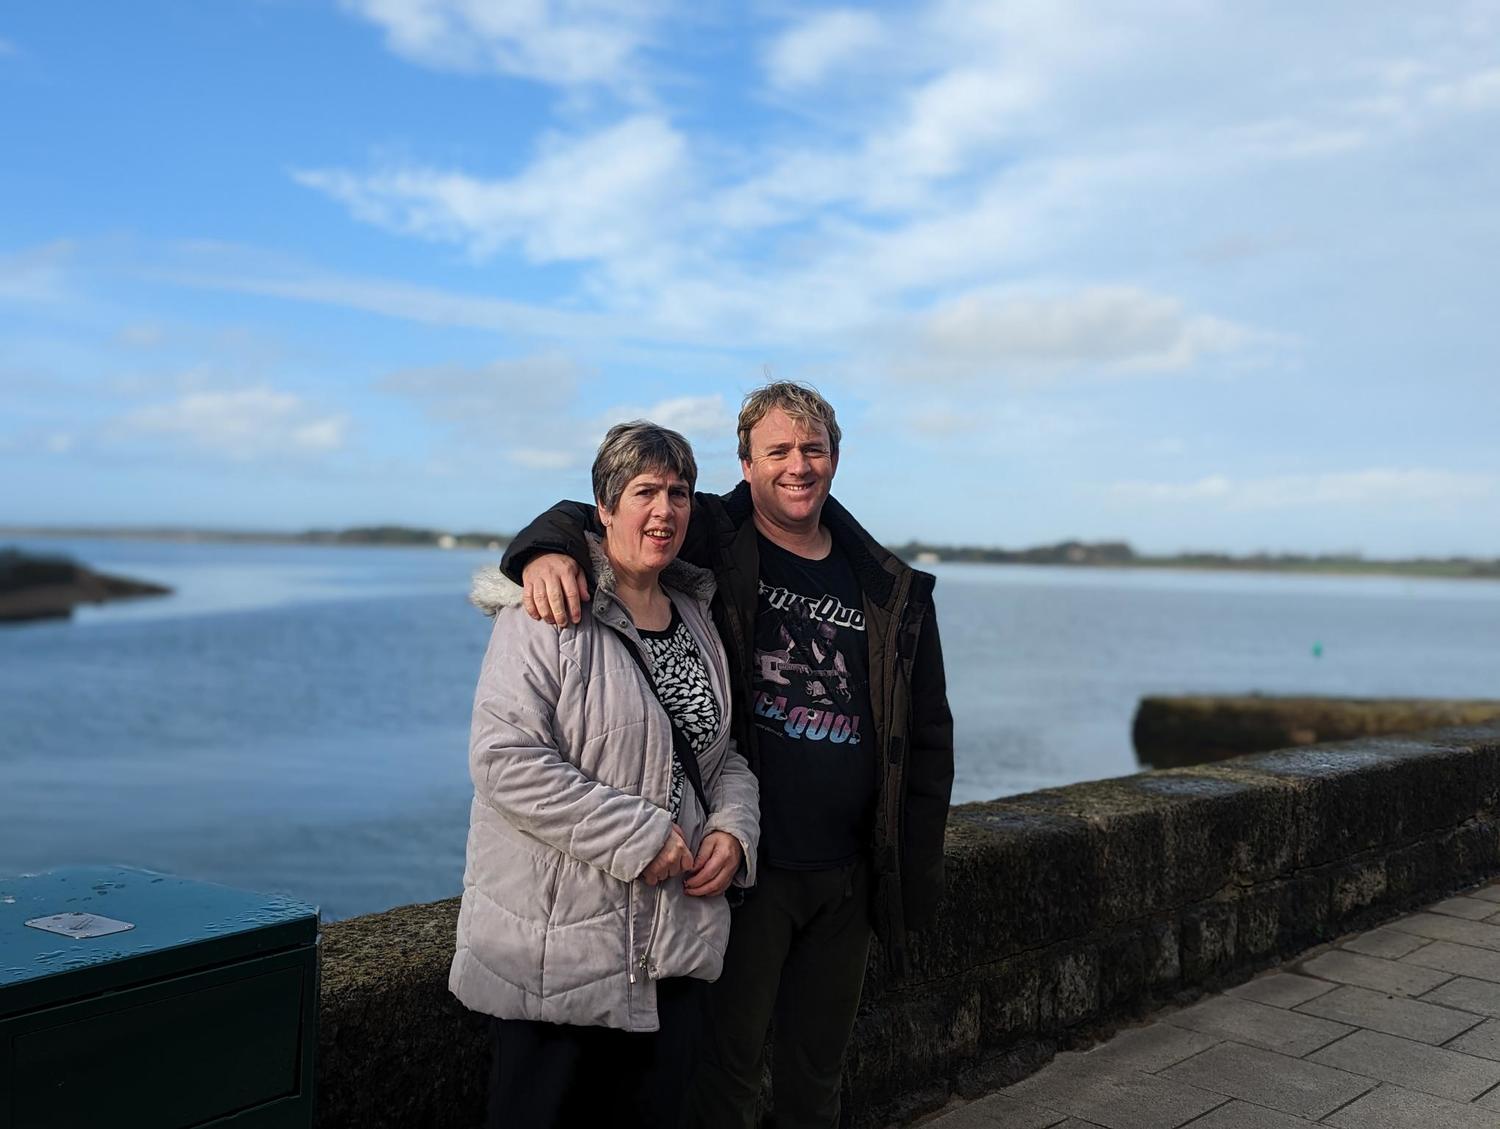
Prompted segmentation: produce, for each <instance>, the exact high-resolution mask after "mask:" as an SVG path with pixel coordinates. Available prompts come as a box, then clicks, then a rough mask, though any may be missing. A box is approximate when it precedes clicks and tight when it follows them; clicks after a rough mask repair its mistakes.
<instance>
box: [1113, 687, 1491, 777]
mask: <svg viewBox="0 0 1500 1129" xmlns="http://www.w3.org/2000/svg"><path fill="white" fill-rule="evenodd" d="M1496 719H1500V701H1484V700H1477V701H1476V700H1465V699H1461V698H1309V697H1290V696H1280V695H1264V694H1240V695H1221V694H1218V695H1185V696H1170V697H1168V696H1160V697H1147V698H1142V699H1141V703H1140V705H1139V706H1137V707H1136V711H1135V721H1134V723H1133V724H1132V725H1131V739H1132V740H1133V742H1134V743H1135V755H1136V759H1137V760H1139V761H1140V762H1141V764H1142V765H1145V766H1146V767H1148V768H1184V767H1186V766H1188V765H1194V764H1207V763H1208V762H1210V761H1221V760H1228V759H1229V758H1231V757H1238V756H1244V755H1245V754H1246V753H1263V752H1268V751H1270V750H1271V749H1290V748H1294V747H1296V746H1299V745H1316V744H1319V743H1326V742H1328V741H1353V740H1355V739H1356V738H1359V737H1384V736H1386V735H1388V734H1392V733H1415V732H1417V731H1419V730H1424V729H1437V728H1440V727H1442V726H1451V725H1483V724H1484V723H1486V722H1489V721H1493V720H1496Z"/></svg>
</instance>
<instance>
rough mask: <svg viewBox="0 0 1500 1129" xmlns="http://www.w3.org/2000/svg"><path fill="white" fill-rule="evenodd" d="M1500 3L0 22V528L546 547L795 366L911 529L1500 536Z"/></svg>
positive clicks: (441, 7) (710, 446)
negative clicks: (526, 537) (537, 536)
mask: <svg viewBox="0 0 1500 1129" xmlns="http://www.w3.org/2000/svg"><path fill="white" fill-rule="evenodd" d="M1497 137H1500V0H1450V2H1441V0H1439V2H1436V3H1433V4H1412V3H1409V2H1406V0H1402V2H1399V3H1396V2H1384V0H1358V2H1354V0H1329V2H1327V3H1321V4H1298V3H1291V2H1280V3H1272V2H1264V0H1153V2H1152V3H1136V2H1133V0H1114V2H1111V3H1107V4H1106V3H1092V4H1090V3H1081V2H1076V0H1046V2H1040V0H1037V2H1027V3H1020V2H1009V0H918V2H913V3H910V4H870V5H858V6H820V5H814V4H805V3H799V4H791V3H786V2H784V0H738V2H735V3H704V2H703V0H694V2H687V0H638V2H633V0H337V2H334V0H330V2H327V3H319V2H314V0H218V2H215V3H212V4H205V3H201V2H199V0H179V2H168V0H154V2H150V0H148V2H144V3H139V4H97V3H78V2H76V0H57V2H54V3H47V4H26V5H7V6H5V7H4V8H3V9H0V169H3V172H0V524H10V525H34V524H42V525H196V526H213V527H223V528H234V529H268V530H295V529H304V528H310V527H330V526H331V527H342V526H348V525H359V524H370V523H378V522H380V523H383V522H393V523H400V524H408V525H420V526H425V527H434V528H441V529H452V530H455V531H460V530H472V529H482V530H499V531H511V530H514V529H516V528H518V527H519V526H521V525H523V524H524V523H525V522H526V521H527V520H528V519H529V518H530V517H531V516H533V515H534V514H535V513H536V512H537V511H539V510H540V509H542V508H544V507H545V506H547V505H549V504H550V503H551V502H553V501H555V500H557V499H558V498H562V497H574V498H580V497H586V496H587V492H588V468H589V464H590V462H591V460H592V456H593V450H594V447H595V446H596V444H597V443H598V441H599V439H600V438H601V437H602V435H603V432H604V430H605V429H606V428H607V427H608V426H609V424H611V423H613V422H617V421H619V420H621V419H629V418H636V417H646V418H650V419H654V420H656V421H657V422H660V423H663V424H667V425H669V426H673V427H676V428H678V429H680V430H682V431H683V432H684V433H686V434H687V435H688V437H689V438H690V439H691V440H692V441H693V443H694V446H695V448H696V450H697V452H698V454H699V460H700V464H701V478H700V486H701V487H704V488H712V489H721V490H722V489H728V488H729V487H730V486H732V485H733V484H734V483H735V482H736V481H737V480H738V479H739V465H738V462H737V460H736V457H735V442H734V418H735V415H736V413H737V411H738V407H739V402H740V399H741V397H742V396H743V395H744V393H745V392H746V391H748V390H749V389H750V388H752V387H754V386H755V385H757V384H759V383H761V382H762V381H763V380H765V379H766V378H767V377H772V378H777V379H794V380H802V381H806V382H810V383H812V384H814V385H815V386H817V387H818V388H819V389H820V390H821V391H822V392H823V393H824V394H825V395H826V396H827V397H828V398H829V399H830V400H831V401H832V402H833V403H834V404H835V406H836V407H837V409H838V412H839V419H840V422H841V424H842V426H843V429H844V442H843V447H842V458H841V462H840V465H839V468H838V474H837V480H836V482H835V485H834V492H835V494H836V495H837V496H838V497H839V498H840V499H841V500H842V501H843V502H844V503H845V504H846V505H847V506H849V507H850V509H852V510H853V511H854V512H855V514H856V516H858V517H859V518H861V520H862V521H863V522H864V523H865V524H866V525H867V526H868V527H869V528H870V530H871V531H872V532H873V533H874V534H875V535H876V536H878V537H880V538H882V539H884V540H885V541H887V542H888V543H898V542H904V541H906V540H908V539H920V540H925V541H929V542H939V543H962V544H980V545H1003V546H1022V545H1034V544H1041V543H1050V542H1054V541H1058V540H1062V539H1064V538H1073V537H1076V538H1081V539H1084V540H1104V539H1126V540H1129V541H1130V542H1132V543H1133V544H1134V545H1135V546H1136V547H1137V548H1138V549H1142V550H1145V551H1153V552H1170V551H1175V550H1179V549H1216V550H1226V551H1231V552H1254V551H1260V550H1267V551H1301V552H1344V551H1361V552H1364V553H1366V554H1368V555H1372V556H1410V555H1420V554H1426V555H1448V554H1469V555H1480V556H1497V555H1500V443H1497V442H1496V432H1497V424H1500V317H1497V314H1496V310H1497V308H1500V295H1497V286H1496V281H1495V279H1496V263H1497V262H1500V145H1497V144H1496V139H1497Z"/></svg>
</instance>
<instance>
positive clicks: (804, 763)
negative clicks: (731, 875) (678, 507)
mask: <svg viewBox="0 0 1500 1129" xmlns="http://www.w3.org/2000/svg"><path fill="white" fill-rule="evenodd" d="M738 430H739V455H740V467H741V471H742V472H743V475H744V481H743V482H742V483H740V485H739V486H737V487H736V488H735V489H734V490H732V491H731V492H730V493H728V494H725V495H723V496H722V497H718V496H714V495H710V494H698V495H696V496H695V499H694V507H693V514H692V519H691V521H690V523H689V526H688V532H687V541H686V542H685V544H684V545H683V549H682V553H681V555H682V556H683V557H684V558H685V559H687V560H689V561H691V562H693V563H695V564H699V565H701V566H703V567H706V568H709V569H711V570H712V571H713V572H714V575H715V577H716V578H717V580H718V593H717V595H716V596H715V598H714V604H713V612H714V619H715V622H716V624H717V625H718V628H719V631H720V634H721V635H722V637H723V640H724V645H725V649H726V650H727V651H728V652H729V660H730V668H731V677H732V679H733V681H734V700H735V706H736V709H735V714H734V728H735V736H736V738H737V739H738V741H739V747H740V749H741V750H742V751H743V752H744V753H745V755H746V757H747V759H748V760H749V762H750V767H751V768H752V769H753V770H754V771H755V773H756V775H757V777H758V778H759V781H760V796H761V849H760V874H759V881H758V882H757V884H756V886H755V887H754V888H753V889H752V890H750V891H748V892H747V895H746V897H745V901H744V903H743V904H742V905H741V906H739V907H738V908H737V909H736V910H735V914H734V924H733V928H732V930H731V933H730V940H729V950H728V952H727V953H726V955H725V962H724V972H723V975H722V976H721V977H720V979H719V981H718V983H717V984H715V985H714V988H713V990H712V993H711V1003H710V1021H711V1030H710V1035H709V1039H708V1046H707V1047H706V1048H705V1055H704V1062H703V1065H702V1067H701V1068H700V1070H699V1073H698V1076H697V1077H696V1079H695V1082H694V1093H693V1095H692V1105H693V1109H694V1112H695V1114H696V1116H697V1117H698V1118H699V1119H700V1121H701V1122H702V1123H703V1124H704V1125H707V1126H710V1127H712V1129H719V1127H729V1126H743V1127H745V1129H750V1127H751V1126H753V1125H754V1124H755V1120H756V1107H757V1104H758V1099H759V1093H760V1085H761V1076H762V1062H761V1058H762V1050H763V1047H764V1043H765V1034H766V1029H767V1027H768V1025H769V1024H770V1022H771V1019H772V1017H773V1013H774V1018H775V1035H774V1043H773V1047H772V1089H773V1092H774V1101H775V1108H776V1122H777V1125H778V1126H781V1127H784V1129H790V1127H801V1126H824V1127H831V1126H835V1125H837V1124H838V1122H839V1089H840V1080H841V1076H842V1070H843V1057H844V1051H845V1049H846V1048H847V1046H848V1042H849V1036H850V1034H851V1033H852V1031H853V1027H854V1014H855V1011H856V1009H857V1008H858V1006H859V996H860V989H861V987H862V985H863V982H864V972H865V964H866V960H867V957H868V951H869V943H870V938H871V934H872V930H873V932H874V934H875V935H877V936H878V937H879V938H880V941H881V944H882V946H883V948H884V950H885V953H886V956H887V958H888V960H889V962H890V964H891V966H892V968H893V970H895V971H896V972H897V973H900V972H903V971H905V968H906V963H907V935H908V932H909V931H910V930H912V929H916V928H921V927H922V926H924V925H925V924H927V923H928V922H929V921H930V919H931V917H932V914H933V911H934V910H935V908H936V905H937V901H938V898H939V896H940V894H941V892H942V881H943V830H944V827H945V824H946V820H947V815H948V799H949V794H950V792H951V790H952V784H953V721H952V716H951V714H950V713H949V710H948V701H947V692H946V687H945V682H944V676H943V658H942V647H941V644H940V642H939V639H938V630H937V620H936V618H935V616H934V614H933V608H932V588H933V583H934V580H933V577H932V576H930V575H928V574H926V573H922V572H917V571H916V570H914V569H911V568H909V567H907V566H906V565H905V564H904V563H903V562H901V561H900V560H899V559H897V558H896V557H895V556H893V555H892V554H890V553H888V552H887V551H886V550H885V549H883V548H882V547H881V546H880V545H878V544H877V543H876V542H875V541H874V539H873V538H871V537H870V535H869V534H868V533H866V532H865V531H864V529H862V528H861V527H860V526H859V524H858V523H857V522H855V520H854V519H853V518H852V517H851V516H850V515H849V513H848V511H847V510H845V509H844V508H843V507H842V506H841V505H839V503H838V502H837V501H835V500H834V499H832V498H830V497H829V488H830V486H831V484H832V482H833V476H834V472H835V471H836V470H837V469H838V460H839V439H840V437H841V433H840V430H839V425H838V421H837V419H836V418H835V415H834V411H833V408H832V407H831V406H830V405H829V404H828V402H827V401H826V400H824V399H823V397H822V396H820V395H818V393H817V392H815V391H813V390H812V389H810V388H807V387H805V386H803V385H799V384H792V383H788V382H784V381H783V382H775V383H772V384H768V385H766V386H765V387H763V388H758V389H756V390H755V391H754V392H752V393H750V395H749V396H747V397H746V398H745V402H744V406H743V407H742V409H741V411H740V417H739V428H738ZM591 510H592V507H585V506H582V505H580V504H577V503H566V502H565V503H560V504H559V505H558V506H555V507H553V509H552V510H550V511H548V513H546V514H544V515H543V516H542V517H540V518H538V519H537V521H535V522H533V523H532V524H531V525H530V526H528V527H527V528H526V529H525V530H523V531H522V532H521V533H520V534H519V535H518V536H517V538H516V539H515V540H514V541H513V542H511V545H510V547H509V549H508V550H507V552H506V555H505V561H504V562H503V567H504V569H505V571H506V572H508V573H510V574H511V575H512V578H513V579H522V580H524V583H525V587H526V601H527V607H528V610H530V611H531V612H532V614H533V615H535V616H537V617H538V618H542V619H548V620H550V621H551V622H554V623H558V624H561V623H563V622H567V621H569V620H571V621H572V622H577V620H578V618H579V615H580V613H581V606H580V605H581V601H582V600H586V599H587V598H588V587H587V584H586V580H585V577H584V574H583V571H582V569H583V568H586V567H587V561H588V554H587V551H586V543H585V541H584V532H585V530H586V529H587V528H588V527H589V525H590V521H591ZM575 562H576V563H575ZM520 568H524V572H523V573H522V575H521V576H519V577H518V576H516V572H517V570H518V569H520Z"/></svg>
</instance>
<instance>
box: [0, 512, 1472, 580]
mask: <svg viewBox="0 0 1500 1129" xmlns="http://www.w3.org/2000/svg"><path fill="white" fill-rule="evenodd" d="M7 537H37V538H47V539H67V538H90V539H99V540H125V541H170V542H178V543H206V544H216V543H217V544H244V545H252V544H261V545H338V546H367V547H373V548H432V549H487V550H490V551H492V552H499V551H500V550H501V549H503V548H504V547H505V546H506V545H507V544H508V543H509V542H510V534H507V533H497V532H491V531H482V530H468V531H465V532H460V533H452V532H448V531H445V530H438V529H422V528H415V527H411V526H400V525H380V526H356V527H352V528H349V529H338V530H333V529H309V530H304V531H302V532H296V533H280V532H272V531H265V530H234V529H189V528H183V527H179V526H160V527H133V526H128V527H95V526H66V527H55V526H0V540H3V539H5V538H7ZM888 548H890V550H891V551H892V552H893V553H895V554H896V555H898V556H900V557H901V558H902V559H904V560H908V561H911V562H913V563H915V564H918V565H924V564H938V563H941V564H1011V565H1048V566H1054V567H1056V566H1063V567H1075V568H1076V567H1087V568H1113V569H1130V570H1135V569H1188V570H1192V571H1198V572H1258V573H1293V574H1299V575H1324V576H1404V577H1413V578H1435V579H1453V580H1500V557H1497V558H1484V557H1422V558H1409V559H1397V560H1379V559H1374V558H1365V557H1360V556H1349V555H1338V554H1324V555H1316V554H1299V553H1254V554H1248V555H1244V556H1235V555H1232V554H1229V553H1214V552H1190V553H1177V554H1173V555H1168V556H1160V555H1151V554H1143V553H1137V552H1136V551H1135V550H1134V549H1133V548H1131V546H1130V545H1129V544H1128V543H1126V542H1123V541H1102V542H1086V541H1063V542H1060V543H1058V544H1055V545H1043V546H1037V547H1034V548H1030V549H1001V548H985V547H978V546H971V545H935V544H930V543H927V542H921V541H909V542H907V543H906V544H904V545H891V546H888Z"/></svg>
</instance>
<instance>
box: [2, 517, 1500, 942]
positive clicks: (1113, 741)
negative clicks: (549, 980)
mask: <svg viewBox="0 0 1500 1129" xmlns="http://www.w3.org/2000/svg"><path fill="white" fill-rule="evenodd" d="M24 547H27V548H32V549H36V550H38V551H43V552H46V551H52V552H65V553H68V554H70V555H73V556H75V557H77V558H78V559H79V560H82V561H84V562H86V563H88V564H91V565H94V566H96V567H99V568H101V569H104V570H106V571H117V572H120V573H122V574H124V575H128V576H138V577H140V578H142V579H150V580H157V581H161V582H164V583H166V584H169V585H172V586H173V587H174V588H175V589H176V590H177V594H176V595H174V596H171V597H168V598H165V599H160V600H143V601H139V602H135V603H126V604H116V605H112V606H109V607H105V608H98V609H82V610H81V611H80V614H79V615H78V616H77V618H76V619H74V620H73V621H72V622H70V623H49V624H36V625H28V626H21V627H10V628H4V629H0V874H13V873H17V872H21V871H29V870H36V869H42V868H46V867H51V866H58V865H64V864H68V863H86V862H115V863H124V864H130V865H136V866H145V867H150V868H153V869H158V870H166V871H171V872H174V873H179V874H184V875H188V876H192V877H197V878H205V879H210V880H213V881H219V882H227V883H230V884H234V885H240V886H245V887H249V888H252V889H260V890H276V891H284V892H286V893H290V894H293V895H296V896H298V897H302V898H305V899H307V900H309V901H312V902H316V903H319V904H321V906H322V907H323V910H324V913H325V915H326V916H327V917H330V918H337V917H345V916H349V915H351V914H356V913H363V912H366V911H370V910H376V909H382V908H385V907H387V906H391V905H398V904H401V903H405V902H413V901H423V900H428V899H432V898H438V897H444V896H447V895H450V894H454V893H457V892H458V889H459V885H460V880H461V876H462V871H463V844H464V832H465V828H466V823H467V818H468V815H467V812H468V799H469V782H468V774H467V768H466V760H465V757H466V734H467V728H468V716H469V705H470V700H471V696H472V694H473V683H474V677H475V674H476V672H477V670H478V666H479V660H480V656H481V654H482V653H483V650H484V646H485V642H486V639H487V636H488V621H487V620H486V619H485V618H484V617H483V616H481V615H480V614H479V613H478V612H476V611H474V610H473V609H472V608H471V607H469V605H468V604H467V603H466V601H465V593H466V591H467V587H468V577H469V574H470V573H471V572H472V571H473V570H474V569H475V568H477V567H479V566H481V565H483V564H488V563H491V560H492V558H493V554H490V553H484V552H462V551H459V552H450V553H444V552H438V551H435V550H431V549H411V550H406V549H338V548H315V547H298V546H261V545H244V546H242V545H186V544H168V543H155V542H128V541H97V542H86V541H44V540H36V541H30V542H26V543H24ZM937 571H938V573H939V577H940V582H939V585H938V597H937V598H938V608H939V613H940V615H941V622H942V628H943V639H944V648H945V650H946V652H947V668H948V682H949V693H950V698H951V700H952V703H953V709H954V714H955V716H956V719H957V726H958V742H957V743H958V778H957V782H956V786H955V798H956V799H959V800H972V799H983V798H988V797H992V796H998V795H1004V794H1007V793H1012V792H1020V791H1028V790H1030V789H1033V788H1040V787H1047V786H1050V785H1055V784H1063V783H1069V782H1072V781H1076V780H1085V779H1092V778H1097V777H1103V776H1114V775H1120V774H1123V773H1128V772H1133V771H1135V770H1136V765H1135V760H1134V756H1133V754H1132V752H1131V748H1130V732H1129V731H1130V719H1131V716H1132V713H1133V711H1134V709H1135V704H1136V701H1137V699H1138V698H1139V697H1140V696H1141V695H1142V694H1147V693H1185V692H1192V691H1217V692H1226V693H1239V692H1244V691H1249V690H1262V691H1266V692H1280V693H1314V694H1357V695H1410V696H1439V697H1447V696H1453V697H1489V696H1500V584H1497V583H1491V582H1480V581H1431V580H1422V581H1417V580H1399V579H1385V578H1358V579H1354V578H1321V577H1317V578H1314V577H1291V576H1251V575H1229V574H1198V573H1173V572H1150V573H1117V572H1110V571H1092V570H1080V569H1048V568H1020V567H989V566H965V565H947V566H939V568H938V569H937ZM1315 642H1321V643H1322V645H1323V656H1322V657H1321V658H1315V657H1314V656H1313V653H1312V651H1313V644H1314V643H1315Z"/></svg>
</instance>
